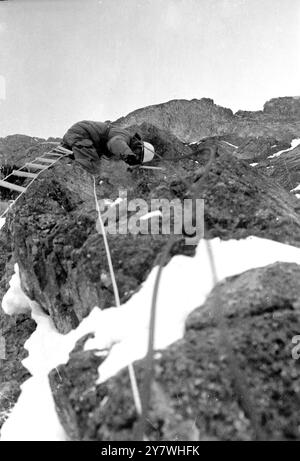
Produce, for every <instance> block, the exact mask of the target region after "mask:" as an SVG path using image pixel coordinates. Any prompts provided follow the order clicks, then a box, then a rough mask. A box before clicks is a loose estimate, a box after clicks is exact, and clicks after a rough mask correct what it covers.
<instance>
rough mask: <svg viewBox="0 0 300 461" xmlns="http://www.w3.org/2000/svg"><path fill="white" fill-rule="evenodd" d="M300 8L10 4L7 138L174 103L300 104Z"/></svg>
mask: <svg viewBox="0 0 300 461" xmlns="http://www.w3.org/2000/svg"><path fill="white" fill-rule="evenodd" d="M299 21H300V0H49V1H48V0H8V1H1V2H0V137H1V136H6V135H7V134H13V133H23V134H28V135H33V136H41V137H48V136H62V135H63V133H64V132H65V131H66V129H67V128H68V127H69V126H70V125H71V124H73V123H74V122H76V121H78V120H81V119H94V120H103V121H104V120H107V119H111V120H113V119H115V118H117V117H119V116H122V115H126V114H127V113H128V112H130V111H132V110H134V109H137V108H140V107H144V106H147V105H150V104H157V103H161V102H165V101H168V100H170V99H175V98H176V99H177V98H178V99H181V98H183V99H193V98H202V97H209V98H212V99H214V101H215V102H216V103H217V104H219V105H222V106H226V107H230V108H231V109H233V110H234V111H236V110H238V109H248V110H249V109H250V110H258V109H261V108H262V106H263V103H264V102H265V101H266V100H268V99H270V98H272V97H277V96H296V95H300V88H299V86H300V52H299V51H300V27H299Z"/></svg>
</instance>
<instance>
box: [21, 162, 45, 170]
mask: <svg viewBox="0 0 300 461" xmlns="http://www.w3.org/2000/svg"><path fill="white" fill-rule="evenodd" d="M24 166H25V167H29V168H36V169H37V170H44V169H45V168H47V165H41V164H40V163H25V165H24Z"/></svg>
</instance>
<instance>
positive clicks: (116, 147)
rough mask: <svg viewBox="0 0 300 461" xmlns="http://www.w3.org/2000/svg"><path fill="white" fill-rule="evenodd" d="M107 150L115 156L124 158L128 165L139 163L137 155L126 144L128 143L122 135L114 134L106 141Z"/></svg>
mask: <svg viewBox="0 0 300 461" xmlns="http://www.w3.org/2000/svg"><path fill="white" fill-rule="evenodd" d="M107 148H108V150H109V151H110V152H111V153H112V154H113V155H115V156H116V157H118V158H120V159H121V160H124V162H126V163H128V164H129V165H135V164H138V163H139V159H138V157H137V156H136V155H135V153H134V152H132V150H131V149H130V147H129V146H128V143H127V142H126V141H125V139H124V138H122V136H114V137H113V138H111V139H110V140H109V141H108V143H107Z"/></svg>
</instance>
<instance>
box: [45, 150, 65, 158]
mask: <svg viewBox="0 0 300 461" xmlns="http://www.w3.org/2000/svg"><path fill="white" fill-rule="evenodd" d="M44 155H45V156H46V155H52V156H53V157H62V154H56V153H55V152H52V151H50V152H45V153H44Z"/></svg>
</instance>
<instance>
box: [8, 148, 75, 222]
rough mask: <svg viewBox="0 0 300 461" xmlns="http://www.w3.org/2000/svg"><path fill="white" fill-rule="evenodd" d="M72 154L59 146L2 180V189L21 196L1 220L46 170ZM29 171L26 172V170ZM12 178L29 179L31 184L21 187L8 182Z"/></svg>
mask: <svg viewBox="0 0 300 461" xmlns="http://www.w3.org/2000/svg"><path fill="white" fill-rule="evenodd" d="M70 154H72V151H71V150H68V149H65V148H64V147H62V146H60V145H58V146H56V147H54V148H53V149H51V150H50V151H48V152H44V153H43V154H42V155H41V156H39V157H36V158H35V159H34V160H33V161H32V162H26V163H25V164H24V165H23V166H22V167H20V168H18V169H16V170H13V171H12V172H11V173H10V174H9V175H7V176H6V177H5V178H4V179H1V180H0V187H5V188H6V189H10V190H13V191H16V192H18V193H19V195H18V196H17V197H16V198H15V199H14V200H13V202H12V203H11V204H10V205H9V206H8V207H7V209H6V210H5V211H4V213H2V215H1V216H0V218H3V216H4V215H5V214H6V213H7V211H8V210H9V209H10V208H11V207H12V206H13V205H14V204H15V203H16V201H17V200H18V199H19V198H20V196H21V195H23V194H24V193H25V192H26V190H27V189H28V187H29V186H30V185H31V184H32V183H33V181H35V179H36V178H37V177H38V176H39V175H40V174H41V173H42V172H43V171H45V170H47V169H48V168H50V167H51V166H53V165H54V164H55V163H56V162H58V161H59V160H60V159H61V158H63V157H67V156H68V155H70ZM25 169H26V170H29V171H24V170H25ZM12 176H17V177H21V178H26V179H29V182H28V184H27V185H26V186H19V185H17V184H13V183H12V182H10V181H8V179H9V178H10V177H12Z"/></svg>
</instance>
